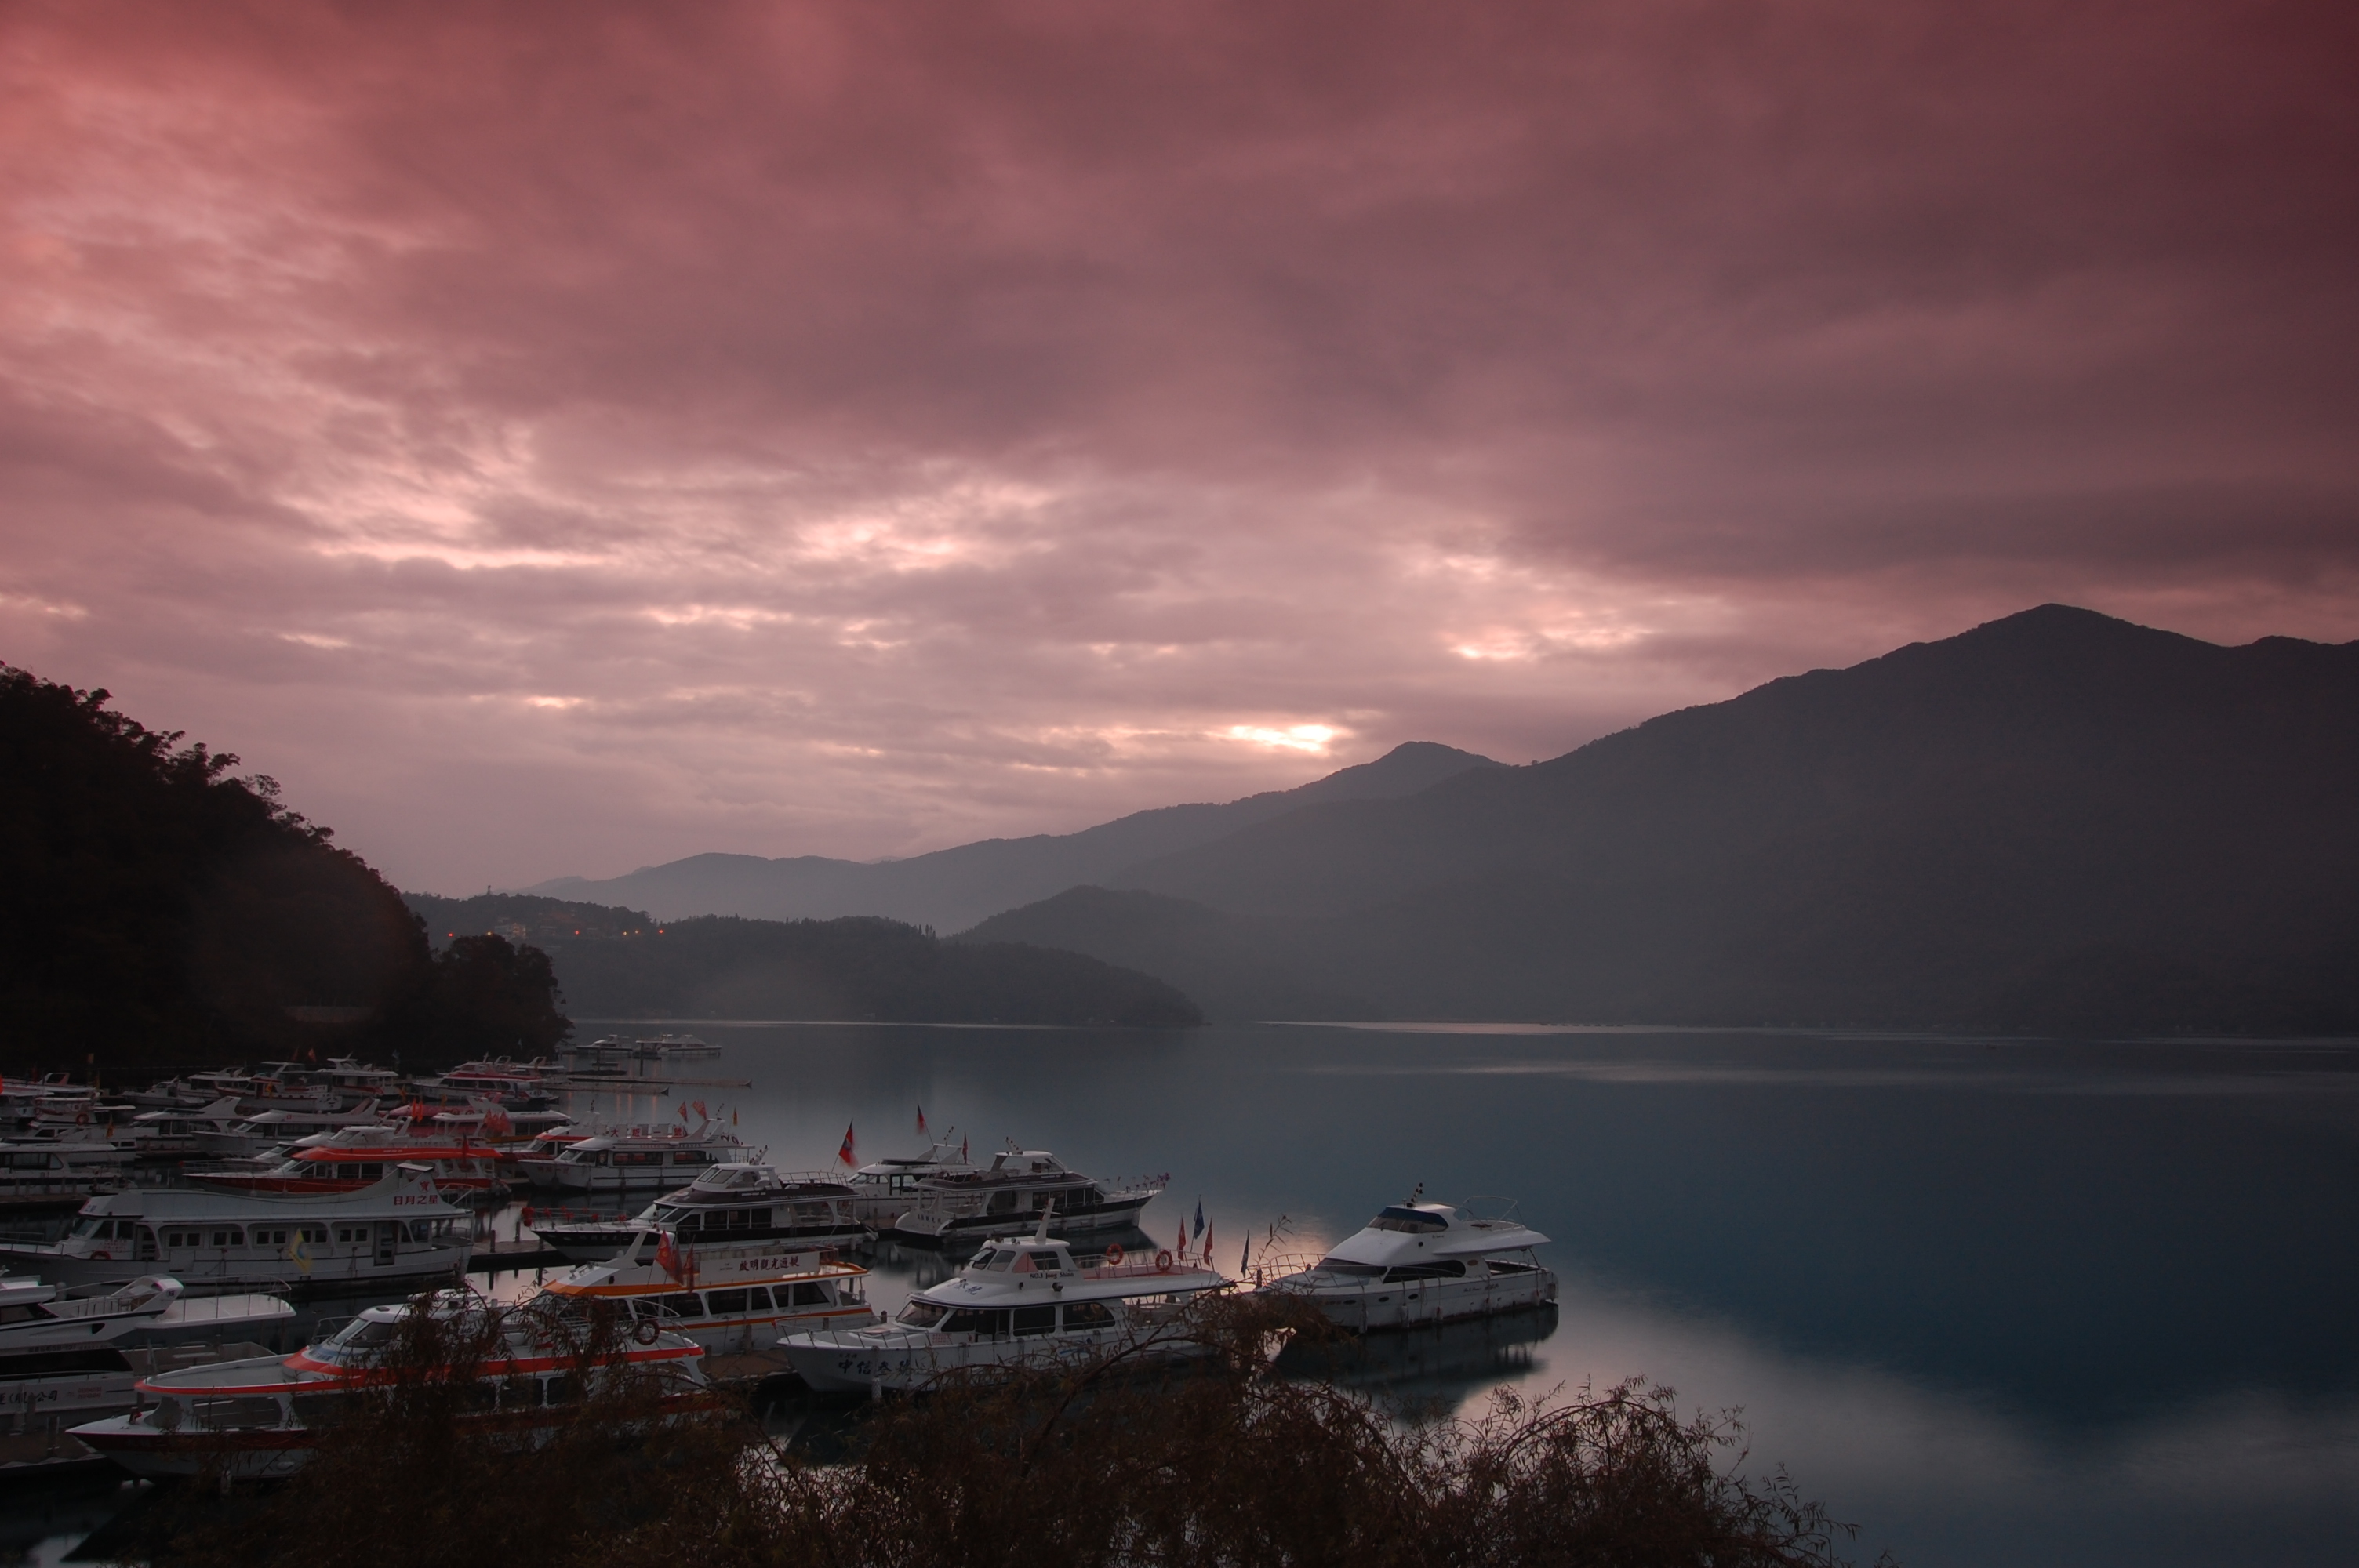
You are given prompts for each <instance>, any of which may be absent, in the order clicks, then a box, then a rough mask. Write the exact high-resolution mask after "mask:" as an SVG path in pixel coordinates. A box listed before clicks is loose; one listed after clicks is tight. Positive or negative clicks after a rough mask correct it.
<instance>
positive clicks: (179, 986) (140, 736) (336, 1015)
mask: <svg viewBox="0 0 2359 1568" xmlns="http://www.w3.org/2000/svg"><path fill="white" fill-rule="evenodd" d="M106 700H107V694H106V693H105V692H103V691H88V692H85V691H76V690H73V689H71V688H69V687H62V686H56V685H52V684H50V683H49V682H47V681H43V680H40V679H38V677H36V676H31V675H28V674H27V673H26V672H24V671H22V670H17V669H12V668H9V667H7V666H5V665H0V885H5V887H6V888H7V891H8V896H7V897H6V899H5V900H0V1053H5V1055H6V1057H7V1059H8V1065H9V1067H10V1070H11V1071H16V1070H20V1069H21V1067H22V1066H23V1065H47V1066H80V1065H82V1063H83V1058H84V1057H85V1056H95V1057H96V1058H97V1060H98V1064H99V1065H101V1066H106V1065H112V1064H114V1063H119V1062H123V1061H125V1060H132V1061H137V1062H145V1063H158V1064H162V1063H170V1062H196V1061H205V1062H212V1063H219V1062H221V1061H224V1060H235V1059H240V1058H249V1059H250V1058H252V1057H255V1056H271V1055H285V1054H289V1053H293V1052H298V1051H302V1050H309V1049H325V1050H365V1051H372V1052H375V1051H403V1052H406V1053H407V1054H408V1057H409V1059H410V1061H412V1062H413V1063H416V1064H418V1065H428V1064H430V1063H432V1062H434V1061H436V1060H450V1059H454V1058H456V1057H459V1056H462V1055H467V1054H475V1053H478V1052H481V1051H484V1050H486V1049H497V1050H516V1049H519V1048H522V1049H524V1050H527V1051H531V1050H542V1049H546V1048H548V1047H549V1045H551V1044H554V1043H555V1042H556V1041H557V1040H558V1039H559V1038H560V1036H561V1035H562V1033H563V1032H564V1029H565V1021H564V1019H563V1018H561V1017H560V1016H559V1014H558V1013H557V1011H556V1009H555V1006H554V1003H553V999H552V997H551V994H550V991H551V988H550V982H549V973H548V968H547V965H546V963H545V961H543V960H541V958H540V956H539V955H538V954H537V953H534V952H532V951H531V950H530V949H528V948H527V949H525V950H523V951H522V952H519V951H516V949H514V948H512V947H511V946H509V945H508V944H507V943H506V942H504V941H501V940H500V939H498V938H495V937H490V938H478V939H476V940H475V941H473V942H472V943H465V944H460V945H456V946H454V947H453V950H452V951H451V952H449V953H447V954H445V955H443V956H442V957H440V958H437V957H433V956H432V955H431V954H430V953H429V950H428V947H427V943H426V937H425V934H424V932H422V931H421V930H419V925H418V922H417V921H416V919H415V918H414V917H413V916H412V915H411V914H410V913H409V911H408V910H407V909H406V908H404V907H403V905H402V903H401V897H400V895H399V894H398V893H397V892H394V890H393V889H392V888H391V887H390V886H388V885H387V884H386V881H385V880H384V879H383V878H382V877H379V876H378V875H377V874H376V872H375V871H372V870H370V869H369V867H368V865H367V863H366V862H364V861H363V860H361V858H360V857H359V856H357V855H354V854H352V853H350V852H349V851H347V850H343V849H337V848H336V847H335V846H334V845H332V844H331V843H330V842H329V841H328V839H329V832H328V829H326V828H324V827H315V826H314V825H312V824H310V823H309V822H306V821H305V820H304V819H303V818H302V817H301V816H297V815H296V814H295V813H294V812H292V811H289V810H287V809H286V808H285V807H283V806H280V805H279V804H278V799H277V784H273V783H272V782H271V781H270V780H268V779H267V778H252V779H241V778H238V777H235V776H234V775H233V774H232V773H231V770H232V769H234V768H235V767H236V766H237V765H238V760H237V758H235V757H234V756H231V755H229V754H227V753H225V752H210V751H208V750H207V749H206V748H205V747H203V746H202V745H193V746H187V747H183V746H181V745H180V740H181V737H180V736H179V734H178V733H165V732H158V731H155V730H147V729H145V728H144V727H142V726H141V725H139V724H138V723H136V721H134V720H132V719H127V718H125V717H124V716H123V715H121V714H119V713H113V712H109V711H107V709H106V708H105V706H104V705H105V703H106Z"/></svg>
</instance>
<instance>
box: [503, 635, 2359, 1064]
mask: <svg viewBox="0 0 2359 1568" xmlns="http://www.w3.org/2000/svg"><path fill="white" fill-rule="evenodd" d="M2354 802H2359V643H2348V644H2342V645H2327V644H2321V643H2303V642H2298V641H2295V640H2292V639H2288V638H2265V639H2263V640H2261V641H2259V642H2257V643H2251V644H2249V645H2247V646H2244V647H2237V648H2223V647H2220V646H2216V645H2214V644H2212V643H2203V642H2199V641H2197V640H2195V639H2193V638H2189V637H2183V636H2179V635H2176V634H2174V633H2165V632H2158V631H2154V630H2150V629H2148V628H2145V627H2141V626H2136V625H2132V624H2130V623H2128V622H2121V621H2116V620H2113V619H2110V618H2108V617H2106V616H2104V615H2100V614H2096V613H2094V612H2093V611H2085V610H2076V609H2071V608H2069V607H2065V606H2060V605H2049V606H2045V607H2042V608H2040V609H2038V610H2032V611H2025V612H2023V613H2021V614H2018V615H2015V616H2011V617H2008V618H2006V619H2005V620H2002V621H1997V622H1991V623H1989V624H1987V625H1984V626H1981V627H1977V628H1975V629H1974V630H1973V631H1971V632H1968V633H1964V634H1962V635H1960V636H1957V637H1952V638H1949V639H1947V640H1944V641H1941V642H1938V643H1917V644H1912V645H1910V646H1908V647H1906V648H1902V649H1900V650H1898V651H1897V652H1895V653H1892V654H1886V655H1885V656H1884V657H1882V658H1878V659H1874V660H1870V661H1868V662H1867V663H1865V664H1863V665H1856V666H1854V667H1852V668H1850V669H1844V670H1818V671H1813V672H1811V673H1810V674H1808V675H1803V676H1793V677H1790V678H1788V679H1783V680H1778V681H1773V682H1771V683H1769V684H1768V685H1767V686H1764V687H1759V688H1756V690H1753V691H1750V692H1747V693H1745V694H1744V695H1743V696H1741V697H1734V698H1733V699H1731V700H1729V701H1726V702H1721V703H1715V704H1712V705H1710V706H1707V707H1701V708H1689V709H1685V710H1683V711H1680V712H1677V713H1671V714H1667V715H1665V716H1663V717H1661V718H1658V719H1653V720H1650V721H1648V722H1647V723H1645V724H1642V725H1639V726H1637V727H1636V728H1635V729H1632V730H1625V731H1623V732H1621V733H1619V734H1615V735H1611V736H1607V737H1605V738H1604V739H1603V740H1599V741H1593V742H1592V743H1591V744H1589V745H1586V746H1583V747H1582V748H1581V749H1579V750H1578V751H1575V752H1570V753H1568V754H1566V755H1564V756H1561V757H1558V758H1555V759H1553V760H1552V761H1549V762H1538V763H1534V764H1532V765H1530V766H1528V767H1506V766H1502V765H1499V764H1497V763H1494V762H1489V761H1488V760H1486V759H1483V758H1478V757H1474V756H1472V755H1470V754H1468V753H1465V752H1453V751H1451V750H1450V749H1449V748H1446V747H1440V746H1430V745H1412V746H1405V747H1402V748H1401V749H1399V750H1398V751H1396V752H1393V753H1392V754H1391V755H1389V756H1387V757H1386V758H1384V759H1382V760H1380V761H1378V762H1373V763H1369V764H1366V765H1365V766H1364V767H1360V768H1353V769H1346V770H1344V771H1343V773H1338V774H1335V775H1333V776H1332V777H1331V778H1328V779H1324V780H1321V781H1320V782H1319V783H1317V784H1310V785H1306V786H1305V787H1303V788H1301V789H1299V790H1293V791H1288V792H1283V793H1280V794H1275V795H1257V796H1255V797H1253V798H1252V799H1250V800H1245V801H1238V802H1234V803H1232V804H1230V805H1228V806H1179V807H1173V808H1170V809H1169V810H1167V811H1161V812H1143V813H1140V814H1138V815H1137V816H1130V817H1125V818H1123V819H1122V820H1121V821H1119V822H1114V823H1108V824H1106V825H1104V826H1103V827H1096V828H1092V829H1090V830H1089V831H1088V832H1085V833H1078V834H1071V835H1067V836H1063V837H1059V838H1031V839H1016V840H996V841H993V842H990V843H985V844H976V845H968V846H964V847H962V848H961V849H951V850H945V851H942V852H940V853H939V854H936V855H929V856H923V857H919V858H917V859H915V860H906V861H899V862H894V863H889V864H884V865H873V866H859V865H853V864H850V863H847V862H843V861H827V860H759V859H757V858H754V857H740V856H701V857H697V858H695V859H693V860H686V861H680V862H676V863H675V864H674V865H671V866H666V867H658V868H653V869H651V870H649V871H642V872H638V873H635V874H634V876H633V877H631V878H624V879H617V880H616V881H614V882H609V883H603V884H598V883H584V882H581V881H572V880H569V881H565V882H561V883H552V884H547V887H546V891H549V892H563V893H564V894H565V895H566V896H570V897H575V898H590V897H598V896H607V895H611V894H612V893H616V892H622V891H624V890H625V888H628V889H629V890H631V891H632V892H633V894H634V896H635V897H636V899H637V900H638V901H639V902H640V903H642V904H647V905H654V906H656V907H657V908H658V909H659V910H662V909H670V910H676V911H678V912H679V913H682V914H689V913H699V912H701V911H703V910H706V909H713V910H728V911H733V912H745V913H754V912H756V911H757V910H758V911H760V912H762V913H770V914H853V913H866V914H892V915H896V916H897V917H898V918H901V919H906V920H911V921H915V922H918V923H922V924H931V925H938V926H941V927H945V928H951V929H956V928H958V927H959V926H961V925H968V926H969V927H970V928H969V929H967V930H966V931H965V932H964V933H963V936H962V939H964V940H978V941H984V940H987V941H995V942H1021V943H1027V944H1031V945H1033V946H1042V947H1052V948H1062V949H1065V950H1068V951H1071V952H1076V953H1082V954H1086V955H1088V956H1090V957H1096V958H1099V959H1102V960H1103V961H1105V962H1108V963H1111V964H1115V965H1119V966H1122V967H1124V968H1131V969H1136V970H1139V971H1142V972H1143V973H1145V974H1148V975H1152V976H1155V977H1156V978H1158V979H1162V980H1165V981H1168V982H1169V983H1170V984H1171V985H1173V986H1176V987H1178V988H1179V989H1180V990H1182V991H1184V992H1186V993H1187V994H1188V996H1189V997H1190V998H1191V999H1193V1000H1195V1001H1196V1002H1197V1003H1199V1004H1201V1006H1202V1007H1203V1008H1204V1009H1205V1011H1206V1012H1207V1013H1208V1014H1209V1015H1210V1016H1212V1017H1213V1018H1214V1019H1242V1018H1254V1017H1358V1018H1407V1017H1441V1018H1452V1017H1454V1018H1469V1019H1540V1020H1561V1021H1570V1022H1662V1023H1696V1024H1758V1023H1773V1024H1798V1025H1836V1026H1846V1025H1848V1026H1864V1027H1895V1028H1926V1027H1937V1028H1938V1027H1963V1028H1984V1029H2022V1028H2030V1029H2049V1030H2093V1031H2112V1030H2197V1031H2210V1030H2222V1031H2255V1032H2263V1033H2288V1032H2292V1033H2301V1032H2310V1031H2338V1030H2349V1029H2354V1028H2359V806H2354ZM1044 894H1045V896H1044ZM761 900H767V901H770V902H768V903H760V902H757V901H761Z"/></svg>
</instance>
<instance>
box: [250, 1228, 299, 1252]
mask: <svg viewBox="0 0 2359 1568" xmlns="http://www.w3.org/2000/svg"><path fill="white" fill-rule="evenodd" d="M246 1234H247V1235H249V1236H251V1237H253V1238H254V1244H255V1246H256V1247H284V1246H286V1245H287V1238H288V1235H289V1234H290V1233H289V1232H288V1230H287V1229H286V1228H285V1227H279V1228H277V1229H275V1230H266V1229H264V1228H263V1227H261V1226H258V1225H257V1226H255V1227H254V1228H253V1229H252V1230H250V1231H248V1232H246Z"/></svg>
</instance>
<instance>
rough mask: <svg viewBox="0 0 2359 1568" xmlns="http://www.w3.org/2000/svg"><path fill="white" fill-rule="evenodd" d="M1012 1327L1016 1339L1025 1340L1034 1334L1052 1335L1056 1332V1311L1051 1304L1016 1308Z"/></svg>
mask: <svg viewBox="0 0 2359 1568" xmlns="http://www.w3.org/2000/svg"><path fill="white" fill-rule="evenodd" d="M1013 1326H1014V1328H1015V1331H1016V1338H1018V1339H1027V1338H1029V1337H1031V1336H1033V1335H1036V1334H1054V1333H1056V1332H1057V1309H1056V1307H1055V1305H1054V1304H1053V1303H1052V1304H1050V1305H1048V1306H1028V1307H1017V1308H1016V1314H1015V1318H1014V1324H1013Z"/></svg>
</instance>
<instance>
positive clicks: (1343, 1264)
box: [1318, 1256, 1385, 1276]
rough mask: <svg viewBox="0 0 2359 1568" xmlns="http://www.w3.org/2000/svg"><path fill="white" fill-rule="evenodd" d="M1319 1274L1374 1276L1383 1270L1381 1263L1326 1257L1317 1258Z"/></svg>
mask: <svg viewBox="0 0 2359 1568" xmlns="http://www.w3.org/2000/svg"><path fill="white" fill-rule="evenodd" d="M1318 1271H1319V1272H1320V1273H1321V1274H1360V1275H1369V1276H1375V1275H1378V1274H1381V1273H1383V1272H1384V1271H1385V1267H1384V1265H1383V1264H1381V1263H1354V1262H1353V1261H1352V1260H1350V1259H1348V1258H1336V1257H1332V1256H1330V1257H1326V1258H1321V1259H1320V1260H1319V1269H1318Z"/></svg>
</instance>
